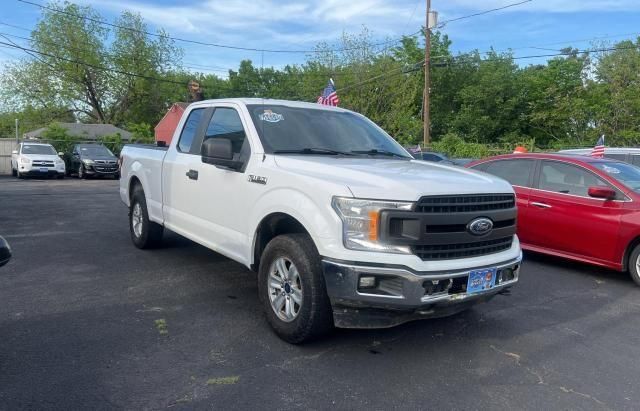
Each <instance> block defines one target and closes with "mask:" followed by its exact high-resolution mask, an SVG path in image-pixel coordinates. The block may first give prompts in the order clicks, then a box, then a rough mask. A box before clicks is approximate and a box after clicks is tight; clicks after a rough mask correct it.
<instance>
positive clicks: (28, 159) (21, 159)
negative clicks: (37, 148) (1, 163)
mask: <svg viewBox="0 0 640 411" xmlns="http://www.w3.org/2000/svg"><path fill="white" fill-rule="evenodd" d="M20 162H21V163H22V164H31V159H30V158H27V157H20Z"/></svg>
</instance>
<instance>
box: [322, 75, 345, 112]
mask: <svg viewBox="0 0 640 411" xmlns="http://www.w3.org/2000/svg"><path fill="white" fill-rule="evenodd" d="M318 104H324V105H325V106H337V105H338V104H340V99H339V98H338V93H336V86H335V84H334V83H333V79H329V84H327V87H325V88H324V91H323V92H322V95H321V96H320V97H318Z"/></svg>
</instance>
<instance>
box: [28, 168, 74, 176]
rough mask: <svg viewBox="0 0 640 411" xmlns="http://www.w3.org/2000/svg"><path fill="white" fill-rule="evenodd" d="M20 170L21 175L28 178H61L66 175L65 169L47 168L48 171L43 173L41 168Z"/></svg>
mask: <svg viewBox="0 0 640 411" xmlns="http://www.w3.org/2000/svg"><path fill="white" fill-rule="evenodd" d="M43 169H44V167H43ZM19 170H20V174H22V175H24V176H27V177H54V176H61V175H64V174H65V172H64V167H63V168H52V167H47V168H46V171H41V170H40V168H35V167H25V166H21V167H20V169H19Z"/></svg>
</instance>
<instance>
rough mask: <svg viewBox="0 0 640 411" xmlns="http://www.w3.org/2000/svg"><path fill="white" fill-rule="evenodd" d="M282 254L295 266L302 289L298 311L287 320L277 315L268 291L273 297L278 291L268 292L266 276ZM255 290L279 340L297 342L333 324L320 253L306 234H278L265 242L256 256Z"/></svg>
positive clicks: (324, 331) (322, 333) (326, 329)
mask: <svg viewBox="0 0 640 411" xmlns="http://www.w3.org/2000/svg"><path fill="white" fill-rule="evenodd" d="M282 257H284V258H285V259H287V260H289V261H290V262H291V263H292V264H294V265H295V267H296V268H297V271H298V272H299V281H300V284H301V289H302V302H301V304H299V306H298V307H299V311H298V313H297V314H296V316H295V318H294V319H293V320H289V321H285V320H283V319H281V318H279V317H278V315H277V314H276V309H275V308H272V303H271V298H270V295H273V296H274V298H276V296H278V295H279V292H276V293H273V294H272V293H271V291H270V288H269V276H270V274H271V270H272V266H273V265H274V263H275V261H276V260H278V259H280V258H282ZM289 289H291V288H289ZM258 290H259V291H258V294H259V296H260V300H261V302H262V306H263V309H264V311H265V314H266V316H267V320H268V321H269V324H270V325H271V327H272V328H273V329H274V331H275V332H276V334H277V335H278V336H279V337H280V338H282V339H283V340H285V341H287V342H289V343H292V344H299V343H302V342H306V341H309V340H312V339H314V338H318V337H320V336H322V335H324V334H326V333H328V332H329V331H330V330H331V329H332V328H333V313H332V311H331V303H330V301H329V297H328V296H327V290H326V286H325V282H324V275H323V272H322V264H321V260H320V255H319V254H318V250H317V249H316V246H315V245H314V243H313V241H312V240H311V238H310V237H309V236H308V235H307V234H285V235H280V236H278V237H276V238H274V239H272V240H271V241H270V242H269V244H267V247H266V248H265V250H264V252H263V253H262V257H261V258H260V269H259V273H258ZM283 290H284V289H283ZM282 295H284V294H282ZM287 297H288V296H287ZM291 304H293V299H292V300H291Z"/></svg>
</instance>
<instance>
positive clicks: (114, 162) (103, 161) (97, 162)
mask: <svg viewBox="0 0 640 411" xmlns="http://www.w3.org/2000/svg"><path fill="white" fill-rule="evenodd" d="M96 164H104V165H110V166H114V165H115V164H116V160H96Z"/></svg>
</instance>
